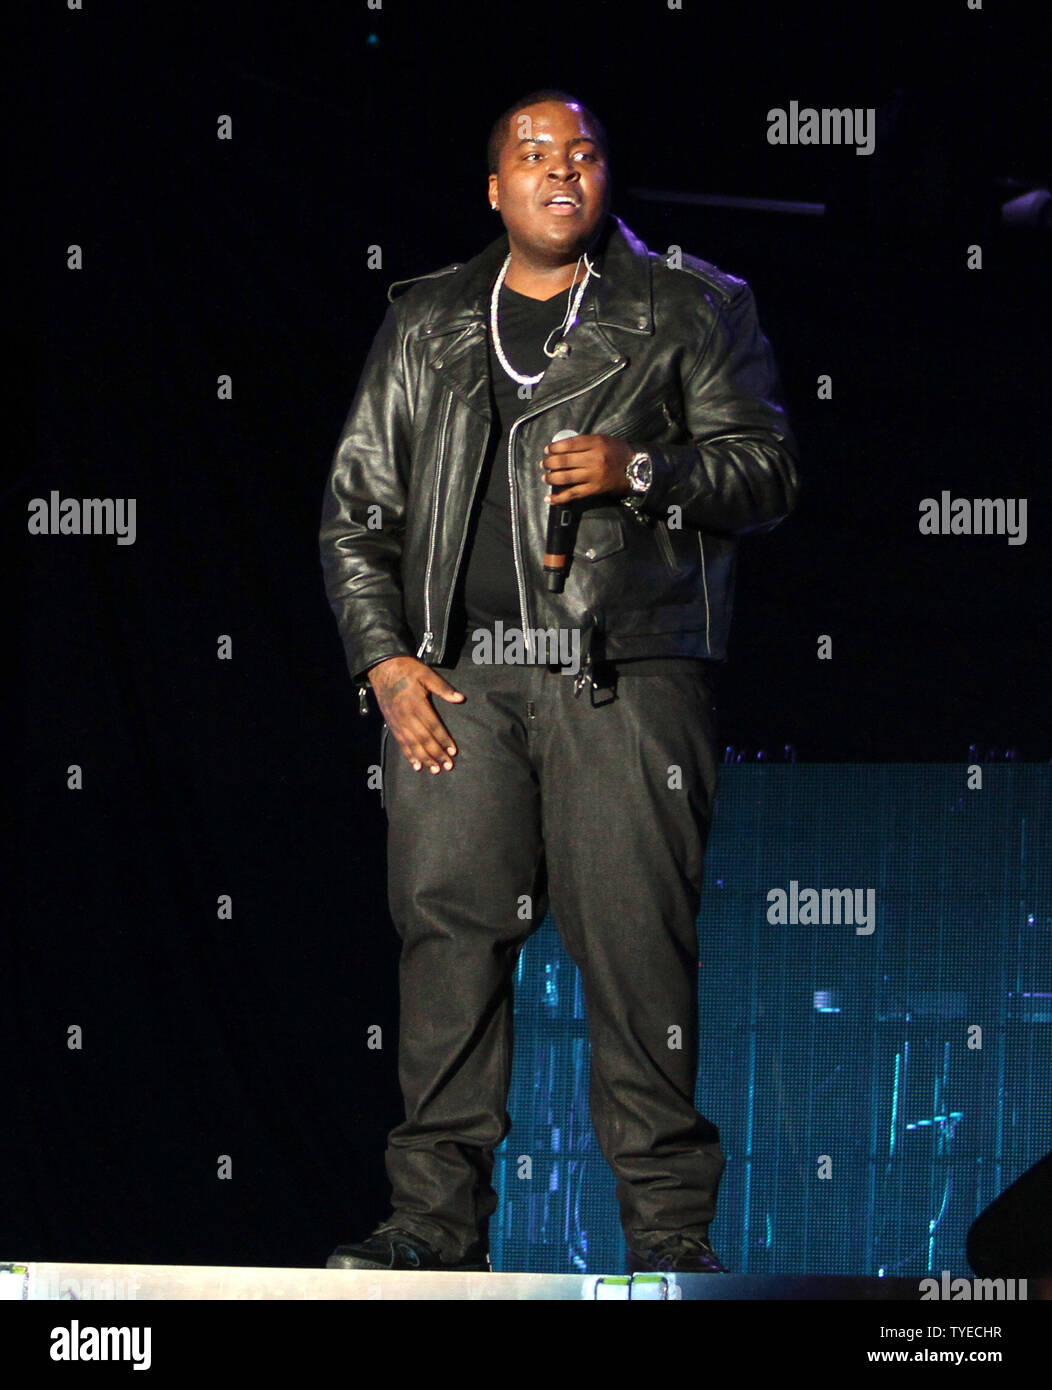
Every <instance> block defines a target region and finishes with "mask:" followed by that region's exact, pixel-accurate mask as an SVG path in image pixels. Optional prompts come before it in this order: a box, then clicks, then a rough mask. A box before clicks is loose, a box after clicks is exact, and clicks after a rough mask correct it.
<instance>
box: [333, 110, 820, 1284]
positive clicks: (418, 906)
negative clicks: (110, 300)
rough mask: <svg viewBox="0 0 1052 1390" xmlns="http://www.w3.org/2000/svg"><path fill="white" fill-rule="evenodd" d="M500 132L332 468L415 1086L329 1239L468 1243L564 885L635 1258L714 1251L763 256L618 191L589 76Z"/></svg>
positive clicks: (765, 434)
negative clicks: (748, 267) (351, 1226)
mask: <svg viewBox="0 0 1052 1390" xmlns="http://www.w3.org/2000/svg"><path fill="white" fill-rule="evenodd" d="M489 159H490V164H489V169H490V173H489V183H488V193H489V202H490V205H491V207H492V208H493V209H494V211H495V212H496V213H498V214H499V216H500V218H501V220H502V222H503V225H504V228H505V232H504V234H503V235H502V236H501V237H499V238H498V239H497V240H496V241H494V242H493V243H491V244H490V245H489V246H488V247H487V248H486V249H485V250H483V251H482V252H481V253H480V254H478V255H477V256H475V257H474V258H473V259H471V260H468V261H467V262H465V263H463V264H456V265H452V266H447V267H445V268H444V269H442V270H436V271H434V272H432V273H431V274H428V275H423V276H420V277H418V278H417V279H415V280H413V281H408V282H401V284H400V285H396V286H392V288H391V290H389V292H388V296H389V299H390V300H391V307H390V308H389V309H388V311H387V314H386V316H385V318H384V321H383V323H382V325H381V327H380V329H379V332H378V333H377V336H376V338H375V340H374V342H373V346H372V348H371V350H370V353H369V356H368V358H367V360H366V363H365V366H364V368H363V371H362V375H361V379H360V381H359V384H358V389H357V391H356V394H355V398H354V401H353V403H352V405H351V409H350V413H349V415H348V417H347V421H346V424H345V426H344V429H343V433H342V437H341V439H340V443H339V446H338V448H337V451H336V455H335V459H334V461H333V464H332V469H331V473H330V475H329V479H328V484H327V488H326V494H325V501H324V509H323V515H322V525H321V534H320V541H321V556H322V564H323V567H324V572H325V583H326V592H327V595H328V598H329V601H330V604H331V606H332V609H333V612H334V613H335V615H336V619H337V624H338V627H339V632H340V636H341V638H342V641H343V644H344V648H345V651H346V657H347V664H348V668H349V670H350V672H351V675H352V677H353V678H354V680H355V682H356V683H357V685H358V686H359V690H360V700H361V704H362V709H363V711H365V710H366V709H367V698H368V690H369V689H370V688H371V689H372V691H373V693H374V696H375V699H376V703H377V705H378V707H379V710H380V712H381V714H382V716H383V720H384V729H383V733H382V737H381V749H380V765H381V772H382V778H383V804H384V808H385V811H386V815H387V821H388V890H389V905H390V911H391V917H392V920H393V922H394V925H395V927H396V929H397V931H398V933H399V936H400V938H401V941H402V953H401V962H400V969H399V982H400V991H401V996H400V997H401V1018H400V1031H399V1080H400V1085H401V1089H402V1093H403V1098H404V1101H405V1119H404V1122H402V1123H400V1124H399V1125H398V1126H396V1128H394V1129H393V1130H392V1131H391V1134H390V1136H389V1139H388V1148H387V1159H386V1161H387V1172H388V1176H389V1178H390V1181H391V1186H392V1212H391V1215H390V1216H389V1218H388V1219H387V1220H386V1221H385V1222H383V1223H382V1224H381V1225H380V1226H379V1227H377V1229H376V1230H375V1231H373V1233H372V1234H371V1235H369V1236H368V1237H366V1238H364V1239H363V1240H361V1241H359V1242H358V1243H356V1244H349V1245H341V1246H338V1247H337V1249H336V1251H335V1252H334V1253H333V1255H332V1256H331V1257H330V1259H329V1261H328V1265H329V1267H331V1268H344V1269H443V1270H454V1269H460V1270H464V1269H468V1270H474V1269H486V1268H488V1267H489V1262H488V1222H489V1219H490V1217H491V1216H492V1214H493V1212H494V1211H495V1209H496V1202H497V1198H496V1193H495V1191H494V1189H493V1187H492V1185H491V1176H492V1171H493V1151H494V1150H495V1149H496V1148H497V1147H498V1146H499V1145H500V1144H501V1142H502V1141H503V1139H504V1138H505V1136H506V1135H507V1133H508V1132H509V1129H510V1126H511V1121H510V1118H509V1116H508V1115H507V1112H506V1109H505V1105H506V1101H507V1095H508V1087H509V1082H510V1076H511V1061H512V1051H511V1043H512V990H511V979H512V972H513V970H514V968H515V963H516V960H517V958H518V955H519V953H520V951H521V949H522V947H523V944H524V943H525V941H526V940H527V939H528V937H529V936H530V935H531V934H532V932H533V931H534V930H535V929H536V928H537V927H538V926H539V925H540V923H541V921H542V920H543V919H544V917H545V914H546V912H547V910H548V906H549V902H550V904H551V908H552V913H553V916H554V918H555V921H556V924H557V926H558V928H559V931H560V934H561V937H562V940H563V942H564V944H565V947H566V950H567V951H568V953H569V955H570V956H571V957H572V959H573V960H574V961H575V963H576V964H577V966H578V967H579V969H580V972H581V979H582V985H583V990H584V997H585V1002H586V1007H587V1014H588V1025H589V1033H590V1040H591V1073H590V1087H591V1089H590V1103H591V1114H592V1120H593V1124H594V1127H595V1132H596V1137H597V1139H598V1142H599V1145H600V1147H601V1149H602V1152H603V1154H604V1155H605V1157H606V1159H607V1161H608V1163H609V1164H610V1167H611V1169H612V1170H613V1173H614V1175H615V1177H616V1182H617V1198H618V1203H619V1208H620V1214H621V1222H622V1226H623V1229H624V1233H625V1239H626V1242H627V1244H628V1247H629V1257H628V1272H635V1271H640V1270H650V1269H653V1270H677V1271H685V1272H694V1271H702V1272H705V1271H713V1272H718V1271H721V1270H723V1266H722V1264H721V1263H720V1261H719V1258H718V1257H717V1255H716V1253H715V1251H714V1249H713V1247H712V1245H711V1243H710V1241H709V1226H710V1223H711V1222H712V1220H713V1219H714V1216H715V1212H716V1193H717V1187H718V1185H719V1181H720V1177H721V1174H722V1172H723V1169H724V1166H725V1158H724V1155H723V1153H722V1151H721V1149H720V1142H719V1132H718V1130H717V1128H716V1126H715V1125H714V1124H713V1123H711V1122H710V1121H709V1120H707V1119H706V1118H705V1117H704V1116H703V1115H701V1114H700V1113H699V1112H698V1110H697V1109H696V1108H695V1105H694V1094H695V1086H696V1080H697V1066H698V993H697V991H698V979H697V969H698V961H697V955H698V950H697V918H698V912H699V905H700V899H701V886H702V872H703V860H704V854H705V846H706V842H707V837H708V832H709V826H710V821H711V813H712V803H713V798H714V795H715V792H716V786H717V756H716V738H717V732H716V727H715V707H714V698H713V695H714V686H713V680H714V672H715V670H716V668H717V666H718V665H719V663H721V662H722V661H723V660H724V659H725V655H726V644H727V634H728V627H729V623H730V616H731V606H732V598H733V584H734V567H735V555H736V547H737V538H738V536H740V535H742V534H744V533H746V532H749V531H764V530H769V529H770V528H772V527H773V526H775V525H777V524H778V523H779V522H780V521H781V520H782V519H783V518H784V517H785V516H786V515H788V513H789V512H790V511H791V510H792V508H793V506H794V504H795V500H796V493H797V487H798V479H797V472H796V458H797V454H796V445H795V442H794V440H793V436H792V433H791V430H790V427H789V424H788V421H787V419H786V415H785V411H784V408H783V406H782V403H781V397H780V388H779V382H778V374H777V369H776V366H775V363H774V360H773V357H772V355H771V351H770V348H769V346H768V343H767V340H766V338H765V337H764V336H763V333H762V332H761V330H760V327H759V324H758V322H757V316H756V308H755V304H754V300H753V296H752V293H751V291H750V290H749V287H748V286H747V285H746V284H745V283H744V281H742V280H739V279H736V278H735V277H734V276H732V275H729V274H726V273H725V272H723V271H721V270H718V269H717V268H716V267H715V266H712V265H710V264H708V263H707V262H705V261H701V260H698V259H696V258H694V257H692V256H689V255H686V254H685V253H679V252H678V250H677V251H676V252H675V254H669V255H668V256H666V257H662V256H659V255H658V254H657V253H655V252H653V251H649V250H648V249H647V248H646V247H645V246H644V245H643V244H642V243H641V242H640V241H639V240H638V238H637V237H636V236H635V235H634V234H633V233H632V232H631V231H630V230H629V228H628V227H626V226H625V224H624V223H623V222H622V221H621V220H620V219H619V218H617V217H615V216H613V215H612V214H611V212H610V170H609V151H608V149H607V140H606V134H605V131H604V130H603V128H602V126H601V125H600V123H599V122H598V121H597V120H596V118H595V117H594V116H593V115H592V113H591V112H589V111H588V110H587V108H586V107H584V106H582V105H581V104H580V103H579V102H578V101H576V99H575V98H573V97H572V96H570V95H568V94H566V93H562V92H552V91H544V92H533V93H530V95H529V96H527V97H524V98H523V99H522V100H521V101H520V102H518V103H517V104H516V105H514V106H512V107H510V108H509V109H508V111H506V112H505V113H504V114H503V116H502V117H501V118H500V119H499V120H498V122H497V123H496V125H495V126H494V129H493V132H492V134H491V137H490V145H489ZM399 291H400V292H399ZM551 499H554V501H553V500H551ZM569 504H572V505H569ZM553 505H554V506H556V507H558V509H559V510H558V513H557V516H558V519H559V522H560V523H565V524H559V525H557V526H553V527H549V526H548V524H547V523H548V515H549V511H550V509H551V507H552V506H553ZM563 540H566V544H562V543H561V542H562V541H563ZM546 560H547V564H548V568H547V569H546V567H545V566H546ZM718 1064H719V1060H718V1058H717V1059H714V1061H713V1063H712V1065H718Z"/></svg>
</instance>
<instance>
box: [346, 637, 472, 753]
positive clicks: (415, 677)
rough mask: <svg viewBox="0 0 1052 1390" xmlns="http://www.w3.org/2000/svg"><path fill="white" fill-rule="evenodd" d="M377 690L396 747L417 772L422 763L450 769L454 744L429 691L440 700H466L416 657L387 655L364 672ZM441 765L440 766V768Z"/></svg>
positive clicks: (378, 701)
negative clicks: (397, 745) (396, 744)
mask: <svg viewBox="0 0 1052 1390" xmlns="http://www.w3.org/2000/svg"><path fill="white" fill-rule="evenodd" d="M366 676H367V678H368V680H369V684H370V685H371V686H372V688H373V690H374V691H375V692H376V703H377V704H378V705H379V706H380V713H381V714H382V715H383V718H384V723H385V724H386V725H387V727H388V729H390V731H391V733H392V734H394V736H395V738H396V739H397V740H398V744H399V747H400V748H401V750H402V752H403V753H404V754H405V756H406V758H408V760H409V763H410V764H411V766H412V767H413V769H414V770H415V771H416V772H419V771H420V768H421V766H422V765H423V764H424V763H427V765H428V766H429V767H430V769H431V771H432V772H439V771H441V768H442V767H444V768H445V769H446V771H447V772H452V770H453V762H452V759H453V758H454V757H455V756H456V752H457V747H456V744H455V743H454V742H453V740H452V738H450V736H449V734H448V733H447V732H446V729H445V727H444V726H443V724H442V721H441V719H439V717H438V715H437V714H436V713H435V711H434V708H433V707H432V704H431V701H430V699H429V698H428V694H429V692H430V693H433V694H435V695H441V696H442V698H443V700H449V701H461V700H464V699H466V696H465V695H464V694H463V692H462V691H459V690H457V689H456V688H455V687H454V686H452V685H450V683H449V682H448V681H447V680H443V678H442V677H441V676H440V675H439V674H438V672H437V671H436V670H434V668H433V667H431V666H428V665H427V664H426V663H425V662H423V661H419V660H418V659H417V658H416V657H415V656H389V657H388V658H387V660H386V661H378V662H377V663H376V665H375V666H370V667H369V670H368V671H367V672H366ZM440 764H441V767H440Z"/></svg>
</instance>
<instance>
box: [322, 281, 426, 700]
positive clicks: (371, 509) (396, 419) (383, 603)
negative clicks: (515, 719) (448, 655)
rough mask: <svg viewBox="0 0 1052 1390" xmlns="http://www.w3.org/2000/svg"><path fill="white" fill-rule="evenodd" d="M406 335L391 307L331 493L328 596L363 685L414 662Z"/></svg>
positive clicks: (348, 424)
mask: <svg viewBox="0 0 1052 1390" xmlns="http://www.w3.org/2000/svg"><path fill="white" fill-rule="evenodd" d="M402 348H403V345H402V335H401V332H400V328H399V320H398V316H397V310H396V306H394V305H391V307H390V308H388V310H387V313H386V315H385V317H384V320H383V323H382V324H381V325H380V328H379V331H378V332H377V334H376V337H375V338H374V339H373V343H372V346H371V348H370V349H369V354H368V356H367V357H366V360H365V365H364V367H363V368H362V374H361V377H360V378H359V381H358V387H357V390H356V391H355V395H354V400H353V401H352V403H351V408H350V411H349V413H348V415H347V419H346V421H345V423H344V426H343V431H342V433H341V436H340V442H339V444H338V446H337V449H336V455H335V457H334V459H333V462H332V467H331V469H330V472H329V478H328V481H327V483H326V486H325V495H324V500H323V505H322V517H321V531H320V534H319V541H320V547H321V564H322V570H323V571H324V578H325V592H326V596H327V597H328V600H329V606H330V607H331V609H332V611H333V613H334V615H335V617H336V625H337V628H338V630H339V634H340V639H341V641H342V642H343V647H344V652H345V654H346V658H347V668H348V670H349V671H350V673H351V676H352V677H353V678H354V680H355V682H356V683H357V684H358V685H359V686H366V685H367V684H368V682H367V681H366V680H365V679H364V676H365V672H366V670H367V669H368V668H369V667H370V666H373V665H375V664H376V662H378V661H381V660H382V659H383V658H385V657H389V656H414V655H415V647H414V642H413V636H412V633H411V632H410V630H409V627H408V625H407V623H406V620H405V613H404V609H403V603H402V584H401V576H400V564H401V554H402V537H403V534H404V530H405V507H406V479H407V477H408V472H409V461H410V457H411V452H410V435H409V421H410V417H409V410H408V402H407V399H406V386H405V374H404V364H403V358H402Z"/></svg>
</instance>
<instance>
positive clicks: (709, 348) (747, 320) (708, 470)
mask: <svg viewBox="0 0 1052 1390" xmlns="http://www.w3.org/2000/svg"><path fill="white" fill-rule="evenodd" d="M683 395H684V404H685V408H686V424H687V428H688V430H689V432H690V435H691V439H692V441H693V442H692V443H690V444H683V445H676V444H673V445H657V446H654V447H651V446H650V445H642V446H641V447H642V448H645V449H646V451H647V453H648V454H650V456H651V459H652V460H653V465H654V476H653V481H652V483H651V486H650V487H649V488H648V490H647V494H646V498H645V502H644V509H645V510H646V511H648V512H654V513H657V514H658V515H661V516H663V517H665V516H667V514H668V508H669V507H671V506H674V505H675V506H679V507H681V508H682V521H683V524H684V525H686V526H696V527H698V528H699V529H701V530H710V531H723V532H727V533H731V534H743V533H745V532H748V531H769V530H771V529H772V528H773V527H775V526H777V525H778V523H779V522H780V521H782V520H784V518H785V517H786V516H788V515H789V513H790V512H791V511H792V509H793V507H794V506H795V504H796V496H797V491H798V488H799V478H798V475H797V468H796V465H797V457H798V453H797V446H796V441H795V439H794V438H793V434H792V431H791V429H790V426H789V422H788V419H787V417H786V413H785V407H784V405H783V404H782V399H781V386H780V382H779V378H778V369H777V366H776V365H775V361H774V356H773V354H772V352H771V348H770V344H769V343H768V342H767V339H766V338H765V337H764V335H763V333H762V332H761V330H760V325H759V322H758V321H757V316H756V304H755V301H754V299H753V294H752V291H751V290H750V288H749V287H748V285H746V284H744V283H743V284H742V286H741V288H740V289H739V290H738V292H737V293H736V294H735V295H734V297H733V298H732V299H730V300H729V301H728V302H727V303H725V304H723V305H722V306H721V308H720V310H719V312H718V313H717V315H716V317H715V320H714V322H713V324H712V327H711V330H710V332H709V334H708V337H707V340H706V342H705V343H704V345H703V347H702V349H701V351H700V353H699V355H698V358H697V360H696V362H695V363H694V365H693V366H692V367H691V368H690V369H689V371H688V373H687V376H686V379H685V381H684V383H683Z"/></svg>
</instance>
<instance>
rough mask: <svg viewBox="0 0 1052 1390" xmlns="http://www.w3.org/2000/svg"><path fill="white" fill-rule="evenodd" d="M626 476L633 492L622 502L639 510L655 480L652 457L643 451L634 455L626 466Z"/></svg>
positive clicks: (623, 498)
mask: <svg viewBox="0 0 1052 1390" xmlns="http://www.w3.org/2000/svg"><path fill="white" fill-rule="evenodd" d="M625 476H626V477H627V478H628V483H629V486H630V487H631V489H632V491H631V492H629V493H627V494H626V495H625V496H624V497H622V499H621V500H622V502H624V503H625V504H626V505H627V506H629V507H633V508H638V507H639V506H641V505H642V502H643V496H644V494H645V493H646V492H647V491H648V490H649V488H650V484H651V483H652V482H653V480H654V465H653V463H652V461H651V458H650V455H649V454H647V453H644V452H643V451H640V452H638V453H635V454H633V455H632V457H631V458H630V459H629V460H628V462H627V463H626V464H625Z"/></svg>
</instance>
